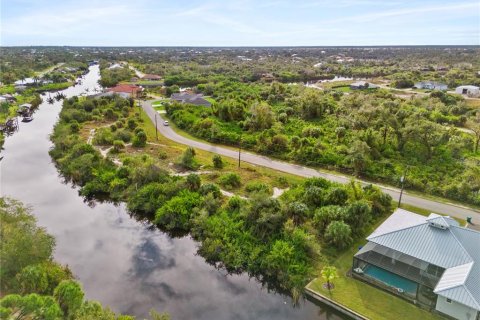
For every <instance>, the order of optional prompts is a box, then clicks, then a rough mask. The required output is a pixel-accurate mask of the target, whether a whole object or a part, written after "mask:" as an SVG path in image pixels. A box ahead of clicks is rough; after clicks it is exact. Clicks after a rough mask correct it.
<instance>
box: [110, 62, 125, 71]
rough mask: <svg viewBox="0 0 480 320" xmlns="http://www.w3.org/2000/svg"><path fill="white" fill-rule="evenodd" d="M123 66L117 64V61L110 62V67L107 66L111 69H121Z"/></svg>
mask: <svg viewBox="0 0 480 320" xmlns="http://www.w3.org/2000/svg"><path fill="white" fill-rule="evenodd" d="M121 68H123V66H122V65H121V64H118V63H114V64H112V65H111V66H110V67H108V69H110V70H112V69H121Z"/></svg>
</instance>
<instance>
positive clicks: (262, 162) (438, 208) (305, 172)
mask: <svg viewBox="0 0 480 320" xmlns="http://www.w3.org/2000/svg"><path fill="white" fill-rule="evenodd" d="M141 105H142V108H143V110H145V112H146V113H147V115H148V117H149V118H150V120H152V122H153V123H155V114H157V123H158V131H159V132H160V133H161V134H162V135H163V136H165V137H166V138H168V139H170V140H173V141H175V142H178V143H181V144H184V145H188V146H191V147H193V148H198V149H201V150H205V151H209V152H212V153H217V154H220V155H222V156H225V157H230V158H235V159H237V158H238V151H236V150H231V149H227V148H223V147H218V146H215V145H211V144H208V143H204V142H199V141H194V140H190V139H188V138H186V137H183V136H181V135H179V134H178V133H176V132H175V131H174V130H173V129H172V128H171V127H169V126H164V125H163V121H164V120H165V119H163V118H162V116H161V115H160V114H158V113H157V112H156V111H155V109H153V107H152V105H151V101H141ZM241 160H242V161H244V162H248V163H251V164H254V165H258V166H264V167H268V168H271V169H274V170H278V171H283V172H287V173H291V174H294V175H298V176H302V177H307V178H309V177H322V178H325V179H328V180H330V181H335V182H339V183H348V182H349V181H350V179H351V178H350V177H348V176H344V175H342V174H332V173H326V172H320V171H317V170H315V169H312V168H308V167H304V166H300V165H295V164H291V163H287V162H282V161H278V160H272V159H270V158H268V157H265V156H261V155H256V154H252V153H248V152H243V151H242V153H241ZM359 181H360V182H361V183H362V184H367V182H363V181H361V180H359ZM376 185H377V186H378V187H380V188H381V189H382V191H384V192H385V193H388V194H389V195H391V196H392V198H393V199H395V200H398V197H399V195H400V190H399V189H397V188H394V187H387V186H383V185H379V184H376ZM402 203H406V204H410V205H413V206H416V207H420V208H425V209H429V210H431V211H432V212H436V213H442V214H446V215H450V216H453V217H457V218H460V219H465V218H466V217H468V216H471V217H473V222H474V223H477V224H480V212H479V211H477V210H473V209H470V208H467V207H463V206H459V205H456V204H450V203H443V202H437V201H434V200H429V199H425V198H422V197H419V196H416V195H412V194H409V193H408V192H405V191H404V192H403V196H402Z"/></svg>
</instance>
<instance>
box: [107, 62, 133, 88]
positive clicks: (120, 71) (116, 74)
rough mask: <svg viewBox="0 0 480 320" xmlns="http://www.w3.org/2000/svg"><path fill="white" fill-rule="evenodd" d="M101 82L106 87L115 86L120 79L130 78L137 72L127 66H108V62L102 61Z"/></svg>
mask: <svg viewBox="0 0 480 320" xmlns="http://www.w3.org/2000/svg"><path fill="white" fill-rule="evenodd" d="M100 75H101V79H100V84H101V85H102V86H104V87H113V86H115V85H116V84H118V83H119V82H120V81H125V80H130V79H131V78H132V77H133V76H134V75H135V73H134V72H133V70H130V69H128V68H127V67H118V68H114V69H109V68H108V63H107V62H105V61H102V63H101V64H100Z"/></svg>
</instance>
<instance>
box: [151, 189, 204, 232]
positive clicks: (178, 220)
mask: <svg viewBox="0 0 480 320" xmlns="http://www.w3.org/2000/svg"><path fill="white" fill-rule="evenodd" d="M201 202H202V198H201V197H200V195H199V194H198V193H193V192H190V191H182V192H181V193H180V194H179V195H178V196H175V197H173V198H172V199H170V200H168V201H167V202H166V203H165V204H164V205H163V206H162V207H161V208H160V209H158V210H157V212H156V213H155V223H158V224H159V225H161V226H163V227H164V228H166V229H167V230H175V229H177V230H183V231H188V230H189V229H190V217H191V214H192V210H193V209H194V208H195V207H197V206H199V205H200V204H201Z"/></svg>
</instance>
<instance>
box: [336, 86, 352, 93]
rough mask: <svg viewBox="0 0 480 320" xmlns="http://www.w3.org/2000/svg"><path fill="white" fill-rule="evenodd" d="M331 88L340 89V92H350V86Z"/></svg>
mask: <svg viewBox="0 0 480 320" xmlns="http://www.w3.org/2000/svg"><path fill="white" fill-rule="evenodd" d="M332 89H333V90H335V91H341V92H351V91H352V89H351V88H350V86H340V87H333V88H332Z"/></svg>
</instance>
